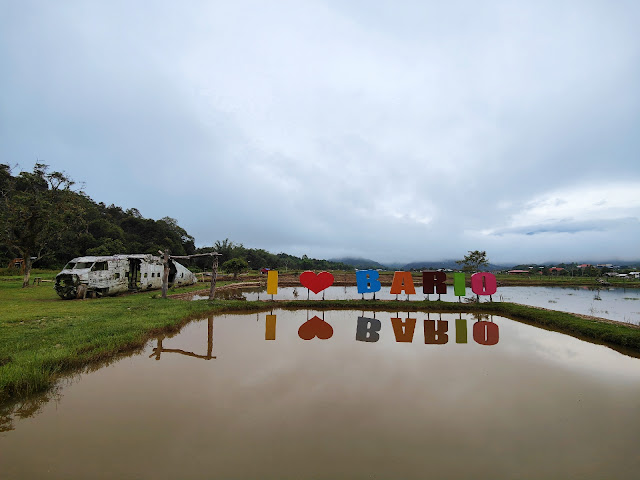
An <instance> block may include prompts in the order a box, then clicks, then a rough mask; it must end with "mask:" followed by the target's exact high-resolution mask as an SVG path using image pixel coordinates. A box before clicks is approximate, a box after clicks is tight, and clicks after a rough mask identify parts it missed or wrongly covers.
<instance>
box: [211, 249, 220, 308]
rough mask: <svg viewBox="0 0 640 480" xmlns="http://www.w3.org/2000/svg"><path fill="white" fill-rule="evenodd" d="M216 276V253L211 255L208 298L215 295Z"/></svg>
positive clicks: (212, 297)
mask: <svg viewBox="0 0 640 480" xmlns="http://www.w3.org/2000/svg"><path fill="white" fill-rule="evenodd" d="M217 277H218V255H213V266H212V267H211V290H209V300H213V299H214V298H215V297H216V278H217Z"/></svg>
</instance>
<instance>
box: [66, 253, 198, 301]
mask: <svg viewBox="0 0 640 480" xmlns="http://www.w3.org/2000/svg"><path fill="white" fill-rule="evenodd" d="M171 262H172V264H173V266H174V268H175V270H176V274H175V276H174V281H173V282H172V283H171V284H170V286H172V285H192V284H194V283H196V282H197V278H196V276H195V275H194V274H193V273H192V272H190V271H189V270H188V269H187V268H185V267H184V266H182V265H180V264H179V263H177V262H175V261H173V260H171ZM132 266H134V270H136V271H132ZM163 268H164V266H163V262H162V259H161V258H159V257H154V256H153V255H149V254H130V255H112V256H87V257H77V258H74V259H73V260H71V261H70V262H69V263H68V264H67V265H66V266H65V268H64V269H63V270H62V271H61V272H60V273H59V274H58V275H57V276H56V283H55V287H54V288H55V290H56V292H57V293H58V295H59V296H60V297H62V298H64V299H71V298H76V296H77V294H78V292H79V291H80V292H82V290H83V288H84V287H83V288H81V286H86V291H87V293H88V294H89V295H98V296H103V295H116V294H118V293H123V292H127V291H139V290H156V289H160V288H162V272H163ZM134 275H135V276H136V278H133V276H134Z"/></svg>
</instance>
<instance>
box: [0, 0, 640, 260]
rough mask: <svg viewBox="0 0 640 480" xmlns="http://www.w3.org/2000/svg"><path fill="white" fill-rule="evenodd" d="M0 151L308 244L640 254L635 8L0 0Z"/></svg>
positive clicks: (135, 200)
mask: <svg viewBox="0 0 640 480" xmlns="http://www.w3.org/2000/svg"><path fill="white" fill-rule="evenodd" d="M2 10H3V14H2V16H0V61H1V64H2V65H3V74H2V75H0V163H7V164H10V165H16V164H18V165H19V167H20V168H22V169H24V170H31V168H32V167H33V164H34V163H35V162H36V161H41V162H43V163H46V164H48V165H50V166H51V168H52V169H54V170H63V171H65V172H67V173H68V174H69V176H70V177H71V178H73V179H74V180H75V181H77V182H83V183H84V184H85V185H86V187H85V191H86V193H87V194H88V195H89V196H90V197H91V198H93V199H94V200H95V201H97V202H104V203H106V204H112V203H113V204H116V205H119V206H121V207H123V208H125V209H127V208H137V209H138V210H139V211H140V212H141V214H142V215H143V216H145V217H150V218H156V219H158V218H161V217H164V216H170V217H173V218H175V219H177V220H178V223H179V224H180V226H182V227H183V228H185V229H186V230H187V231H188V232H189V233H190V234H191V235H193V236H194V237H195V238H196V242H197V244H198V246H204V245H212V244H213V243H214V242H215V241H216V240H222V239H225V238H229V239H230V240H232V241H234V242H237V243H242V244H244V245H245V246H247V247H254V248H264V249H266V250H269V251H272V252H274V253H278V252H281V251H284V252H287V253H291V254H295V255H300V256H301V255H303V254H306V255H308V256H309V257H314V258H337V257H343V256H354V257H365V258H371V259H374V260H376V261H379V262H382V263H390V262H409V261H415V260H441V259H456V258H462V256H463V255H464V254H465V253H467V251H469V250H486V251H487V254H488V257H489V259H490V261H492V262H493V263H502V264H504V263H507V264H508V263H513V264H515V263H521V262H548V261H583V260H587V259H588V260H593V261H597V260H613V259H619V260H621V261H623V260H637V259H638V258H640V242H639V241H638V238H640V193H639V192H640V161H639V158H638V157H639V155H638V154H639V152H640V135H639V134H638V132H640V88H639V87H638V85H640V42H639V41H638V33H637V25H638V23H639V20H640V3H637V2H632V1H623V0H621V1H616V2H605V1H588V2H581V1H568V2H561V3H559V2H551V1H536V2H533V1H530V2H529V1H525V2H504V1H487V2H471V1H453V2H447V3H446V4H444V3H442V2H430V1H427V2H424V1H406V2H401V3H387V2H380V1H370V2H361V1H346V2H343V1H333V0H325V1H320V0H318V1H308V2H294V1H276V2H258V1H238V2H217V1H213V2H205V1H202V2H197V1H194V2H189V3H187V4H182V3H178V2H123V1H109V2H106V1H97V2H84V1H65V2H46V1H25V2H3V9H2Z"/></svg>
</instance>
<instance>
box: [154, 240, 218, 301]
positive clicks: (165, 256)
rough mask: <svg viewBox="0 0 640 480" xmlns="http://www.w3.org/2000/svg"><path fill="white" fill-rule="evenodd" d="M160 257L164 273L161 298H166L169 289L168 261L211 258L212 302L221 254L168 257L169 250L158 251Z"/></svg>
mask: <svg viewBox="0 0 640 480" xmlns="http://www.w3.org/2000/svg"><path fill="white" fill-rule="evenodd" d="M158 253H160V255H162V260H163V264H164V271H163V273H162V298H167V290H168V289H169V259H192V258H196V257H213V265H212V267H211V288H210V289H209V300H213V299H214V298H215V296H216V278H217V277H218V257H220V256H221V255H222V254H221V253H218V252H210V253H196V254H194V255H169V250H165V251H164V252H163V251H161V250H158Z"/></svg>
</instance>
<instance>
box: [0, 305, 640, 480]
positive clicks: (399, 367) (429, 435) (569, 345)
mask: <svg viewBox="0 0 640 480" xmlns="http://www.w3.org/2000/svg"><path fill="white" fill-rule="evenodd" d="M323 315H324V317H323ZM313 317H317V319H318V320H315V322H318V321H323V322H325V323H327V324H328V325H330V326H331V328H332V330H333V334H332V335H331V337H330V338H327V339H324V340H322V339H320V338H318V337H317V336H316V337H313V338H312V339H310V340H304V339H302V338H301V337H300V335H299V330H300V327H301V326H302V325H304V324H305V323H306V322H307V321H308V320H311V319H312V318H313ZM394 319H395V320H394ZM256 320H257V321H256ZM425 321H426V322H433V324H431V323H429V324H428V326H427V331H428V332H432V330H433V338H434V339H435V340H440V339H442V338H444V335H443V334H445V333H446V335H447V336H448V342H447V343H446V344H445V343H443V344H438V343H435V344H429V343H427V344H425V334H424V331H425ZM378 322H379V323H378ZM444 322H447V323H446V325H447V329H446V331H444V325H445V323H444ZM483 322H484V323H488V324H494V325H495V326H496V327H497V328H499V336H500V338H499V342H498V343H496V344H494V345H488V346H487V345H483V344H481V343H478V342H477V341H476V339H475V338H474V326H475V325H479V324H482V323H483ZM394 323H395V325H394ZM361 324H362V325H364V327H362V326H360V325H361ZM432 326H433V329H432ZM458 327H460V328H458ZM359 328H360V329H364V330H363V331H361V335H364V337H365V339H366V338H367V337H369V338H370V339H375V341H366V340H365V341H361V340H359V339H358V338H357V336H358V329H359ZM492 328H493V327H488V329H489V330H490V329H492ZM214 330H215V334H214ZM489 330H484V327H483V332H481V333H482V335H483V336H482V337H481V338H482V340H483V341H485V340H488V339H489V337H490V336H491V332H490V331H489ZM438 332H440V333H439V334H438ZM463 332H465V333H464V334H463ZM485 333H486V334H487V335H485ZM376 335H377V337H376ZM429 335H431V333H429ZM465 335H466V337H465ZM158 340H160V339H154V340H153V341H152V342H151V343H150V344H149V345H148V346H147V348H146V349H145V351H144V352H143V354H142V355H137V356H132V357H129V358H126V359H123V360H121V361H119V362H117V363H114V364H113V365H110V366H109V367H107V368H103V369H100V370H98V371H96V372H93V373H91V374H87V375H82V376H81V378H80V379H79V380H77V381H74V383H73V384H71V385H68V386H65V387H63V388H62V391H61V394H62V395H63V396H62V398H61V399H60V401H58V402H57V403H55V402H50V403H48V404H45V405H44V406H42V407H41V413H40V414H38V415H35V416H34V417H32V418H31V419H29V420H24V419H20V418H17V419H16V420H15V421H14V424H13V428H14V430H12V431H10V432H5V433H4V434H1V435H0V471H1V473H2V478H3V480H4V479H5V478H65V479H74V478H158V477H159V478H222V479H229V478H234V479H254V478H269V479H282V478H292V479H293V478H317V479H332V478H403V479H405V478H406V479H422V478H427V477H429V478H431V477H433V478H450V479H466V478H493V479H510V478H529V479H537V478H581V479H589V478H615V479H624V478H629V479H631V478H636V477H637V471H638V467H640V459H639V457H638V455H637V439H638V432H640V403H639V402H638V400H637V399H638V398H640V360H638V359H635V358H629V357H624V356H623V355H620V354H618V353H617V352H614V351H612V350H610V349H607V348H605V347H602V346H599V345H593V344H589V343H585V342H582V341H580V340H577V339H575V338H572V337H568V336H566V335H561V334H558V333H555V332H550V331H546V330H542V329H539V328H535V327H532V326H529V325H525V324H521V323H517V322H513V321H510V320H508V319H505V318H502V317H485V316H481V317H479V318H476V317H474V316H473V315H468V314H451V313H445V314H433V313H431V314H429V315H427V314H426V313H415V312H409V313H390V312H372V311H365V312H362V311H357V312H356V311H325V312H322V311H315V310H314V311H309V312H307V311H285V310H274V311H273V312H265V313H259V314H258V315H256V314H255V313H253V314H251V315H217V316H216V317H215V319H213V318H211V319H209V318H207V319H203V320H202V321H196V322H192V323H190V324H188V325H186V326H185V327H184V328H183V329H182V330H181V331H180V332H179V333H178V334H176V335H174V336H173V337H171V341H169V340H168V337H165V338H163V339H162V348H161V350H163V351H161V352H160V354H161V357H160V359H161V360H162V361H155V360H154V359H155V355H156V354H157V353H158V351H157V349H158V348H159V343H158ZM214 340H215V341H214ZM168 347H171V348H168ZM170 349H176V350H177V349H180V350H181V351H184V352H188V353H194V355H196V356H195V357H194V356H190V355H189V356H185V355H183V354H177V355H175V354H165V352H166V351H168V350H170ZM205 353H207V355H205ZM214 354H215V357H216V362H210V361H199V360H200V359H201V358H202V357H207V356H211V357H213V356H214ZM196 358H197V361H196V360H195V359H196ZM26 410H27V411H28V410H29V409H28V408H27V409H26Z"/></svg>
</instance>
